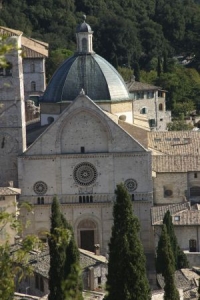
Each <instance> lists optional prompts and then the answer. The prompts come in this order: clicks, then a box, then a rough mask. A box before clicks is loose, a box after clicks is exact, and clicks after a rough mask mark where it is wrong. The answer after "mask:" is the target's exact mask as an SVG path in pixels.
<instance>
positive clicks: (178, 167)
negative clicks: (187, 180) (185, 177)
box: [152, 154, 200, 173]
mask: <svg viewBox="0 0 200 300" xmlns="http://www.w3.org/2000/svg"><path fill="white" fill-rule="evenodd" d="M199 169H200V156H199V155H189V154H188V155H153V156H152V170H153V171H155V172H158V173H165V172H188V171H199Z"/></svg>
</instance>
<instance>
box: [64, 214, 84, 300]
mask: <svg viewBox="0 0 200 300" xmlns="http://www.w3.org/2000/svg"><path fill="white" fill-rule="evenodd" d="M62 222H63V225H64V228H67V230H69V232H70V233H71V238H70V241H69V243H68V245H67V248H66V261H65V265H64V277H65V278H66V280H65V281H64V283H63V288H64V293H65V298H66V299H67V300H83V296H82V289H83V286H82V277H81V270H80V266H79V250H78V247H77V244H76V242H75V238H74V233H73V229H72V227H71V225H70V224H69V223H68V222H67V221H66V219H65V218H64V216H63V215H62Z"/></svg>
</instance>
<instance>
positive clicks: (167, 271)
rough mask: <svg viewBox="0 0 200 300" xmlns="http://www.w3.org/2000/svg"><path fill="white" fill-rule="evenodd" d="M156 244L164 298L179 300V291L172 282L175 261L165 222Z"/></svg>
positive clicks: (165, 299) (166, 299)
mask: <svg viewBox="0 0 200 300" xmlns="http://www.w3.org/2000/svg"><path fill="white" fill-rule="evenodd" d="M158 244H159V245H158V247H159V249H160V254H161V257H162V264H163V269H162V275H163V277H164V280H165V287H164V300H172V299H173V300H179V299H180V297H179V292H178V290H177V289H176V286H175V283H174V272H175V261H174V256H173V252H172V248H171V243H170V239H169V235H168V234H167V229H166V225H165V224H164V225H163V227H162V232H161V236H160V240H159V243H158Z"/></svg>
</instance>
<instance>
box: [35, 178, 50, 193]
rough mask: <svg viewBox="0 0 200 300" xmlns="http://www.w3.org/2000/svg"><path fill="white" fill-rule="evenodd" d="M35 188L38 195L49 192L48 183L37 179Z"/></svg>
mask: <svg viewBox="0 0 200 300" xmlns="http://www.w3.org/2000/svg"><path fill="white" fill-rule="evenodd" d="M33 190H34V192H35V193H36V194H38V195H44V194H45V193H46V192H47V184H46V183H45V182H43V181H37V182H36V183H35V184H34V186H33Z"/></svg>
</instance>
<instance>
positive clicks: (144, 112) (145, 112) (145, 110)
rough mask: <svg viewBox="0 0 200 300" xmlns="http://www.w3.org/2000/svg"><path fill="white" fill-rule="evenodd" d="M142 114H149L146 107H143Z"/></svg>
mask: <svg viewBox="0 0 200 300" xmlns="http://www.w3.org/2000/svg"><path fill="white" fill-rule="evenodd" d="M140 113H141V114H143V115H144V114H147V108H146V107H143V108H142V109H141V110H140Z"/></svg>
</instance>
